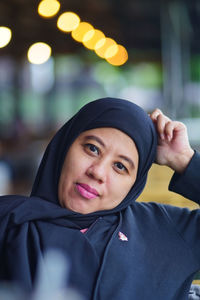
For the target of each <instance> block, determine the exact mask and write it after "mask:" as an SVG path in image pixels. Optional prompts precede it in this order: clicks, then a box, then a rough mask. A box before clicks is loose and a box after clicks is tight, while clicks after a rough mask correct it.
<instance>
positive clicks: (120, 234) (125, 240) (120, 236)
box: [118, 231, 128, 242]
mask: <svg viewBox="0 0 200 300" xmlns="http://www.w3.org/2000/svg"><path fill="white" fill-rule="evenodd" d="M118 237H119V239H120V240H121V241H123V242H128V238H127V236H126V235H125V234H123V233H122V232H121V231H119V233H118Z"/></svg>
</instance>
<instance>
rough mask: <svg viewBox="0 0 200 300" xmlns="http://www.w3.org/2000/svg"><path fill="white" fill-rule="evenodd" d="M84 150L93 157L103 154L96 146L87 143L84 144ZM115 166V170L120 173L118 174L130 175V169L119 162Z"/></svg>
mask: <svg viewBox="0 0 200 300" xmlns="http://www.w3.org/2000/svg"><path fill="white" fill-rule="evenodd" d="M84 148H85V151H86V152H87V153H88V154H90V155H93V156H99V155H100V154H101V151H100V149H99V148H98V147H97V146H96V145H94V144H90V143H87V144H84ZM113 166H114V169H115V170H116V171H117V172H118V173H121V174H122V173H125V172H126V173H128V169H127V168H126V167H125V165H124V164H123V163H121V162H119V161H117V162H115V163H114V164H113Z"/></svg>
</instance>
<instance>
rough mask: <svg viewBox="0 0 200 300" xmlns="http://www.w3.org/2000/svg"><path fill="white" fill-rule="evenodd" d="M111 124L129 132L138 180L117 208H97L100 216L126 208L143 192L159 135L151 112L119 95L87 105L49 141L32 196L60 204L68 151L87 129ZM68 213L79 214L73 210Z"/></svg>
mask: <svg viewBox="0 0 200 300" xmlns="http://www.w3.org/2000/svg"><path fill="white" fill-rule="evenodd" d="M102 127H112V128H116V129H119V130H120V131H122V132H123V133H125V134H127V135H128V136H129V137H130V138H131V139H132V140H133V141H134V142H135V144H136V147H137V150H138V154H139V166H138V174H137V179H136V181H135V184H134V186H133V187H132V188H131V189H130V191H129V193H128V194H127V196H126V197H125V198H124V199H123V201H122V202H121V203H120V204H119V205H117V206H116V207H115V208H113V209H110V210H103V211H97V212H94V213H92V215H96V216H101V215H105V214H110V213H115V212H118V211H121V210H123V209H125V208H126V207H127V206H129V205H130V204H133V203H134V201H135V200H136V199H137V198H138V196H139V195H140V194H141V192H142V190H143V188H144V186H145V183H146V178H147V173H148V170H149V168H150V167H151V165H152V163H153V162H154V160H155V156H156V146H157V134H156V130H155V128H154V125H153V122H152V121H151V119H150V117H149V116H148V114H147V113H146V112H145V111H144V110H143V109H142V108H141V107H139V106H138V105H136V104H134V103H133V102H130V101H127V100H123V99H118V98H102V99H98V100H95V101H92V102H90V103H88V104H86V105H85V106H84V107H82V108H81V109H80V111H79V112H77V113H76V114H75V115H74V116H73V117H72V118H71V119H70V120H69V121H68V122H67V123H66V124H64V126H63V127H62V128H61V129H60V130H59V131H58V132H57V133H56V135H55V136H54V137H53V139H52V140H51V142H50V143H49V145H48V147H47V149H46V151H45V154H44V156H43V159H42V161H41V164H40V167H39V169H38V173H37V176H36V179H35V182H34V185H33V189H32V193H31V196H34V197H39V198H43V199H45V200H47V201H50V202H52V203H55V204H58V203H59V200H58V183H59V178H60V174H61V170H62V167H63V163H64V160H65V156H66V153H67V151H68V149H69V148H70V146H71V145H72V143H73V142H74V141H75V140H76V138H77V137H78V136H79V135H80V134H81V133H82V132H84V131H87V130H90V129H94V128H102ZM66 211H67V214H68V215H71V216H73V215H74V216H77V213H75V212H73V211H68V210H67V209H66Z"/></svg>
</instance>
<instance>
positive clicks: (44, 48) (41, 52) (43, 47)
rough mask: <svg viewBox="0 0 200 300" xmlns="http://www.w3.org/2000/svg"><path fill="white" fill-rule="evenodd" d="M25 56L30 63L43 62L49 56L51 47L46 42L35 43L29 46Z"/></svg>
mask: <svg viewBox="0 0 200 300" xmlns="http://www.w3.org/2000/svg"><path fill="white" fill-rule="evenodd" d="M27 56H28V60H29V62H30V63H32V64H43V63H45V62H46V61H47V60H48V59H49V57H50V56H51V47H50V46H49V45H47V44H46V43H42V42H38V43H35V44H33V45H32V46H31V47H30V48H29V50H28V53H27Z"/></svg>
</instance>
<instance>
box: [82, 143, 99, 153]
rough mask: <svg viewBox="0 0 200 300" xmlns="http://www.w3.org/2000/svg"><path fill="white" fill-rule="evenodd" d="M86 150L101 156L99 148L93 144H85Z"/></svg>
mask: <svg viewBox="0 0 200 300" xmlns="http://www.w3.org/2000/svg"><path fill="white" fill-rule="evenodd" d="M85 147H86V149H87V150H88V151H89V152H92V153H94V154H97V155H98V154H99V148H98V147H96V146H95V145H93V144H85Z"/></svg>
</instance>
